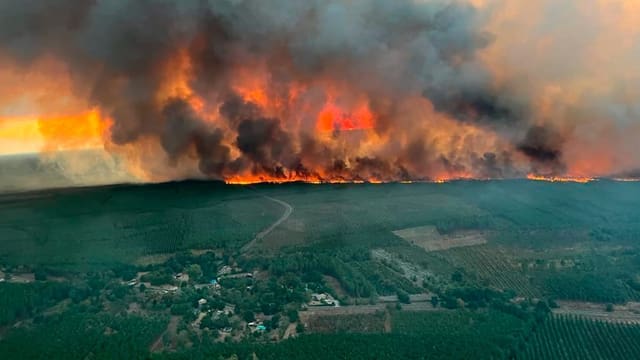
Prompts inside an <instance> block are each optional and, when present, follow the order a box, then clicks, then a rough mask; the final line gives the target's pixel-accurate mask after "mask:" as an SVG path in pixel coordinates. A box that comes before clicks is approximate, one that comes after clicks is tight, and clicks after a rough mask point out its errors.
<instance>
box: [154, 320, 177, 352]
mask: <svg viewBox="0 0 640 360" xmlns="http://www.w3.org/2000/svg"><path fill="white" fill-rule="evenodd" d="M179 322H180V316H172V317H171V320H169V324H167V329H166V330H165V331H164V332H162V334H160V336H158V338H157V339H156V341H154V342H153V344H151V346H149V351H150V352H159V351H162V350H163V349H164V345H165V344H164V341H163V340H164V337H165V335H166V334H168V335H169V336H170V337H171V338H172V339H175V337H176V331H177V329H178V323H179Z"/></svg>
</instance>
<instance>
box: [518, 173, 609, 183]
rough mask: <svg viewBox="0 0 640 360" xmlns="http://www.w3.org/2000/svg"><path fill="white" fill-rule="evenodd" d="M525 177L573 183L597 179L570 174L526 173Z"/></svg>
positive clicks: (535, 179) (534, 179)
mask: <svg viewBox="0 0 640 360" xmlns="http://www.w3.org/2000/svg"><path fill="white" fill-rule="evenodd" d="M527 179H529V180H533V181H548V182H573V183H580V184H586V183H589V182H592V181H596V180H597V179H595V178H590V177H580V176H578V177H572V176H567V177H564V176H541V175H536V174H529V175H527Z"/></svg>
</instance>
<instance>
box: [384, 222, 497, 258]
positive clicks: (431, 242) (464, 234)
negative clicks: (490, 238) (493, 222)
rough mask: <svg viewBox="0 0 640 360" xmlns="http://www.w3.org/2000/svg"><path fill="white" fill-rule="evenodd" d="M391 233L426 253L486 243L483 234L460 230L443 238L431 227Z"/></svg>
mask: <svg viewBox="0 0 640 360" xmlns="http://www.w3.org/2000/svg"><path fill="white" fill-rule="evenodd" d="M393 233H394V234H395V235H396V236H399V237H401V238H402V239H404V240H406V241H407V242H409V243H410V244H413V245H416V246H419V247H421V248H423V249H424V250H425V251H427V252H430V251H439V250H447V249H451V248H457V247H465V246H473V245H482V244H486V243H487V240H486V239H485V237H484V234H482V233H481V232H478V231H469V230H466V231H465V230H461V231H457V232H451V233H449V234H447V235H444V236H443V235H441V234H440V233H439V232H438V229H437V228H436V227H435V226H432V225H429V226H419V227H415V228H410V229H402V230H396V231H394V232H393Z"/></svg>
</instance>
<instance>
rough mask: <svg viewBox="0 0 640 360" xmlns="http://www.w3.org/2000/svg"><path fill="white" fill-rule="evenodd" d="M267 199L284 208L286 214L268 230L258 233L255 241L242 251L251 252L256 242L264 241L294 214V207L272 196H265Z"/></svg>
mask: <svg viewBox="0 0 640 360" xmlns="http://www.w3.org/2000/svg"><path fill="white" fill-rule="evenodd" d="M264 197H265V198H266V199H269V200H271V201H273V202H276V203H278V204H280V205H282V206H284V213H282V216H281V217H280V218H279V219H278V220H276V222H274V223H273V224H271V226H269V227H268V228H266V229H264V230H262V231H261V232H260V233H258V235H256V237H255V238H253V240H251V241H250V242H249V243H247V244H246V245H245V246H243V247H242V251H247V250H249V249H250V248H251V247H253V246H254V245H255V244H256V242H258V241H259V240H262V239H263V238H264V237H265V236H267V235H269V234H270V233H271V232H272V231H273V230H274V229H275V228H277V227H278V225H280V224H282V223H283V222H284V221H285V220H287V219H288V218H289V216H291V213H292V212H293V206H291V205H290V204H288V203H286V202H284V201H282V200H278V199H276V198H272V197H271V196H264Z"/></svg>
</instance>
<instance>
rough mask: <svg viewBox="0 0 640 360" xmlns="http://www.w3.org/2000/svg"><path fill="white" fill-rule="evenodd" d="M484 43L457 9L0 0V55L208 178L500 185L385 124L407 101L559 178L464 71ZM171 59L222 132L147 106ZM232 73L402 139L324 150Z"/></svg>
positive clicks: (378, 0) (511, 103) (502, 162)
mask: <svg viewBox="0 0 640 360" xmlns="http://www.w3.org/2000/svg"><path fill="white" fill-rule="evenodd" d="M491 40H492V36H491V35H490V34H487V33H486V32H484V31H483V24H482V23H481V20H480V17H479V16H478V13H477V10H476V9H475V8H474V7H472V6H471V5H469V4H466V3H464V2H462V1H447V0H434V1H424V2H417V1H413V0H396V1H388V0H361V1H346V0H342V1H338V0H330V1H325V0H309V1H294V0H272V1H260V0H244V1H242V0H239V1H238V0H220V1H206V0H175V1H170V0H93V1H87V0H56V1H25V0H4V1H2V2H0V53H2V54H5V55H9V56H11V57H13V58H16V59H18V60H19V61H20V62H21V63H23V64H24V65H25V67H28V66H29V64H30V63H31V62H32V61H33V60H35V59H38V58H40V57H42V56H45V55H52V56H55V57H56V58H59V59H62V60H63V61H64V62H66V63H67V64H68V65H69V67H70V69H72V72H73V76H74V77H75V80H76V84H77V88H78V90H77V91H78V92H79V93H82V94H84V95H86V96H87V97H88V98H90V99H91V101H92V103H93V104H95V105H97V106H99V107H100V109H102V111H105V112H106V113H108V115H109V116H110V117H111V118H112V119H113V120H114V125H113V128H112V138H113V141H114V142H115V143H116V144H127V143H132V142H136V141H137V140H139V139H141V138H146V137H152V138H157V139H158V140H159V142H160V144H161V145H162V148H163V150H164V151H165V152H166V153H167V155H168V158H169V159H170V160H171V161H173V162H177V161H180V159H181V158H182V157H184V156H188V155H190V154H192V153H193V152H194V151H195V154H196V155H197V157H198V159H199V164H200V170H201V171H202V172H203V173H204V174H206V175H208V176H212V177H224V176H226V175H229V174H233V173H234V172H238V171H244V170H247V169H249V170H251V171H255V172H267V173H269V174H275V175H278V176H280V175H282V176H285V174H286V173H296V174H306V173H310V172H311V170H308V169H324V171H323V172H329V173H332V174H337V176H338V177H345V178H358V177H363V178H370V177H376V178H381V179H388V178H396V179H398V178H400V179H403V178H414V177H425V176H428V174H430V172H431V170H430V169H432V168H446V169H452V170H455V171H461V170H462V171H464V170H466V171H469V172H474V173H480V174H483V175H486V176H487V177H502V176H512V175H513V174H514V173H513V170H512V169H511V168H510V166H511V155H509V154H508V153H502V152H499V153H486V154H476V153H472V152H471V153H466V152H464V151H463V152H461V153H441V152H440V153H439V152H438V151H437V150H436V146H435V145H434V144H430V143H428V142H426V143H425V142H424V141H423V140H422V139H421V137H420V135H419V134H417V133H415V132H413V131H412V130H411V128H412V127H413V125H411V124H409V126H407V124H406V123H402V124H397V123H396V121H397V119H398V118H401V117H403V116H402V114H399V113H398V112H399V111H400V110H398V109H397V108H396V107H395V105H394V104H395V103H396V102H400V101H402V100H403V99H405V98H406V97H408V96H414V95H415V94H423V95H424V96H425V97H426V98H428V99H429V100H430V101H431V102H432V103H433V105H434V108H435V110H436V111H439V112H442V113H446V114H448V115H450V116H451V117H453V118H455V119H457V120H458V121H460V122H463V123H472V124H475V125H477V126H481V127H485V128H487V129H489V130H492V131H495V132H498V133H499V134H502V136H503V137H505V138H506V139H507V141H508V142H511V143H512V144H513V146H514V147H515V148H517V149H519V150H520V151H521V152H522V154H524V155H526V156H528V157H530V158H531V159H532V161H533V162H534V163H535V164H538V163H551V164H552V165H553V166H552V167H553V168H554V169H556V168H561V165H559V164H560V162H561V160H560V159H561V156H560V155H561V154H560V150H559V149H560V148H561V145H562V144H561V140H562V139H557V138H555V137H553V134H550V133H549V132H548V131H547V130H545V128H536V127H530V122H531V119H530V118H529V117H530V115H529V110H528V105H527V104H526V102H523V101H521V100H518V99H514V98H513V96H509V95H508V94H509V89H504V88H500V87H499V86H497V85H496V84H495V82H494V80H493V79H492V78H491V75H490V72H489V71H488V70H487V69H485V68H484V66H483V65H482V63H481V62H479V61H478V60H477V58H476V57H477V53H478V51H480V50H481V49H483V48H485V47H486V46H488V45H489V44H490V42H491ZM180 52H186V55H187V57H188V59H189V63H190V65H191V68H190V71H191V74H190V82H191V84H190V85H191V87H192V89H194V91H195V92H196V95H197V96H199V97H201V98H203V99H207V100H209V99H211V100H212V103H219V104H222V105H221V106H220V108H219V109H216V110H217V111H218V112H219V114H220V116H221V117H222V118H223V119H225V123H224V124H212V123H211V122H208V121H206V120H205V119H202V118H200V117H199V115H198V113H197V112H196V111H195V110H194V109H193V108H192V105H190V103H189V101H188V100H189V99H187V98H179V97H177V98H168V99H167V98H164V99H161V98H159V96H158V94H159V93H160V91H161V89H163V86H164V85H165V84H166V83H167V82H168V81H169V80H170V79H171V77H172V75H173V71H175V69H174V68H172V67H173V66H175V64H173V63H172V62H171V59H173V58H175V57H176V56H177V54H178V53H180ZM238 64H245V65H247V66H252V65H255V66H259V65H262V66H266V68H267V69H268V71H269V72H270V79H271V83H272V89H271V91H273V92H274V93H276V94H277V93H278V91H280V90H281V89H287V86H288V84H290V83H291V82H292V81H294V80H295V81H297V82H309V83H312V80H313V79H317V78H323V79H336V80H337V81H340V82H342V83H348V84H351V85H350V86H352V87H354V88H355V89H357V91H358V92H359V93H362V94H364V95H365V96H366V97H367V98H368V99H369V100H370V103H371V105H372V107H373V108H374V110H376V111H377V110H378V109H380V112H379V115H380V116H379V119H378V122H377V124H376V129H375V130H376V131H377V132H378V133H379V134H380V135H381V136H384V135H385V134H387V135H388V134H389V133H390V132H394V131H399V132H401V133H402V136H404V137H409V138H410V139H409V141H406V142H405V143H406V145H390V147H389V149H390V150H388V152H386V153H382V154H370V155H367V156H362V155H361V154H360V155H350V154H349V153H348V151H343V150H344V149H335V148H326V147H324V146H323V145H322V144H320V143H317V141H316V140H314V137H313V136H310V135H309V132H310V131H309V129H305V128H304V127H300V126H298V127H296V128H295V129H292V128H289V127H288V126H287V125H286V124H288V123H287V119H283V118H280V119H278V118H272V117H270V116H268V115H265V114H263V113H261V110H260V108H259V106H257V105H256V104H252V103H250V102H246V101H244V100H242V99H241V98H240V97H238V96H236V95H235V94H234V90H233V88H232V86H231V85H230V84H231V83H232V82H233V76H234V73H233V72H232V71H231V69H232V68H234V67H235V66H237V65H238ZM283 91H284V90H283ZM312 95H313V93H312V92H309V94H307V96H309V97H310V96H312ZM295 110H297V109H295V108H293V109H290V111H295ZM415 127H416V128H420V127H421V125H420V124H415ZM398 129H402V130H398ZM336 136H338V137H340V136H342V135H340V134H338V135H336ZM391 138H394V136H393V134H392V136H391ZM230 139H232V140H230ZM461 141H462V140H461ZM234 153H239V157H238V156H237V155H234ZM470 164H471V165H470Z"/></svg>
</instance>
